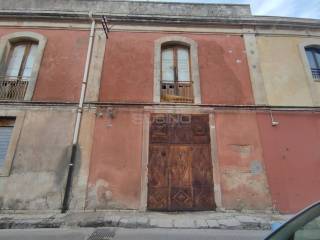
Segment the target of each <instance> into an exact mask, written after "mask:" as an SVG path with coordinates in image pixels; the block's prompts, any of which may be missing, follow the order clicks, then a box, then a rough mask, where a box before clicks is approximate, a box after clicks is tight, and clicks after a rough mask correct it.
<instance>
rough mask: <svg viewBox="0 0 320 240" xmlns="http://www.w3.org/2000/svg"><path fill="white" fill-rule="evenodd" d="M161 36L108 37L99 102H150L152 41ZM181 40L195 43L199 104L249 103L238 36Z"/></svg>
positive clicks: (196, 36) (114, 34) (122, 34)
mask: <svg viewBox="0 0 320 240" xmlns="http://www.w3.org/2000/svg"><path fill="white" fill-rule="evenodd" d="M164 36H169V34H160V33H125V32H112V33H110V38H109V39H108V42H107V49H106V55H105V62H104V68H103V74H102V80H101V88H100V101H134V102H152V101H153V100H152V99H153V78H154V76H153V74H154V65H153V62H154V41H155V40H156V39H158V38H160V37H164ZM181 36H185V37H188V38H191V39H193V40H195V41H196V42H197V43H198V59H199V69H200V87H201V92H202V102H203V103H207V104H210V103H212V104H218V103H225V104H227V103H228V104H250V103H253V97H252V91H251V85H250V77H249V71H248V64H247V61H246V54H245V51H244V44H243V39H242V38H241V37H240V36H229V35H200V34H181Z"/></svg>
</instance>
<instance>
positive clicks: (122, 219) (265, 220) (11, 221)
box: [0, 211, 290, 230]
mask: <svg viewBox="0 0 320 240" xmlns="http://www.w3.org/2000/svg"><path fill="white" fill-rule="evenodd" d="M288 218H290V215H279V214H271V213H270V214H260V213H256V214H252V213H251V214H250V213H248V214H246V213H238V212H226V213H222V212H185V213H159V212H138V211H99V212H77V213H66V214H0V229H25V228H60V227H61V228H62V227H123V228H189V229H190V228H191V229H204V228H210V229H230V230H231V229H232V230H240V229H247V230H269V229H270V228H271V223H272V222H274V221H285V220H287V219H288Z"/></svg>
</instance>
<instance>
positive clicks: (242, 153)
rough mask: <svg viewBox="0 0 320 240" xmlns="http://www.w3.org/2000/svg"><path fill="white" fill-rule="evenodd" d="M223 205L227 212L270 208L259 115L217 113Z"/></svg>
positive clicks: (217, 138)
mask: <svg viewBox="0 0 320 240" xmlns="http://www.w3.org/2000/svg"><path fill="white" fill-rule="evenodd" d="M215 122H216V125H215V129H216V145H217V158H218V161H219V165H220V178H221V179H220V182H221V194H222V206H223V207H224V208H227V209H237V210H241V209H261V210H265V209H270V208H271V196H270V193H269V188H268V183H267V178H266V173H265V167H264V161H263V155H262V152H263V149H262V146H261V142H260V136H259V128H258V124H257V119H256V114H255V113H250V112H225V113H223V112H218V113H216V114H215Z"/></svg>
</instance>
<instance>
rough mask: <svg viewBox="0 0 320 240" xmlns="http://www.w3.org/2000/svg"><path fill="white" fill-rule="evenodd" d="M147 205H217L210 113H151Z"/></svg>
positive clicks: (171, 208)
mask: <svg viewBox="0 0 320 240" xmlns="http://www.w3.org/2000/svg"><path fill="white" fill-rule="evenodd" d="M148 209H149V210H158V211H183V210H213V209H215V203H214V197H213V178H212V162H211V153H210V134H209V117H208V115H180V114H153V115H151V125H150V144H149V163H148Z"/></svg>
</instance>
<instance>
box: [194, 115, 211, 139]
mask: <svg viewBox="0 0 320 240" xmlns="http://www.w3.org/2000/svg"><path fill="white" fill-rule="evenodd" d="M191 129H192V136H193V138H192V143H193V144H209V143H210V129H209V116H208V115H197V116H195V115H193V116H192V118H191Z"/></svg>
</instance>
